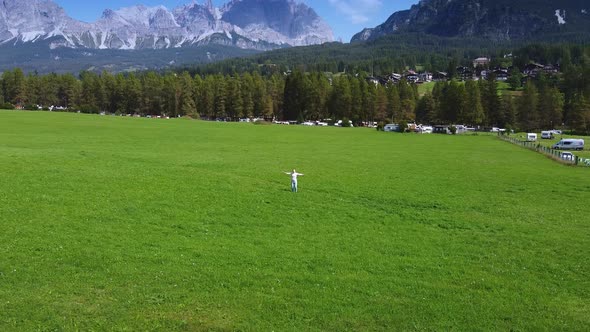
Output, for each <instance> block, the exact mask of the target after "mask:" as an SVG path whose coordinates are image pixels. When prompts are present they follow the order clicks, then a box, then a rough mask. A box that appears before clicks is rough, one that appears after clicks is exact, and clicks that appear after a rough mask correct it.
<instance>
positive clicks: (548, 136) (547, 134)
mask: <svg viewBox="0 0 590 332" xmlns="http://www.w3.org/2000/svg"><path fill="white" fill-rule="evenodd" d="M541 138H542V139H553V132H552V131H542V132H541Z"/></svg>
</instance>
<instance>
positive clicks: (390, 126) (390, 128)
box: [383, 123, 399, 131]
mask: <svg viewBox="0 0 590 332" xmlns="http://www.w3.org/2000/svg"><path fill="white" fill-rule="evenodd" d="M383 131H399V125H398V124H394V123H390V124H386V125H385V127H383Z"/></svg>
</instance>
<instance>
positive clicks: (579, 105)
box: [569, 94, 590, 134]
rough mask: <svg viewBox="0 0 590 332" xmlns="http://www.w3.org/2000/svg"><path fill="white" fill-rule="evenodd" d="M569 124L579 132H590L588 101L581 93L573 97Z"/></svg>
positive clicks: (589, 104)
mask: <svg viewBox="0 0 590 332" xmlns="http://www.w3.org/2000/svg"><path fill="white" fill-rule="evenodd" d="M569 125H570V126H572V128H574V130H575V131H576V132H577V133H579V134H589V133H590V103H589V102H588V99H586V98H585V97H584V95H582V94H579V95H577V96H576V97H575V98H574V101H573V103H572V109H571V114H570V123H569Z"/></svg>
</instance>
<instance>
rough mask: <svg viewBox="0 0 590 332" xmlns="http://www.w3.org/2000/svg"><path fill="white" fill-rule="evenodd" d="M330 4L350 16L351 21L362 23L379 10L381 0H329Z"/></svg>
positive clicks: (381, 4) (381, 3)
mask: <svg viewBox="0 0 590 332" xmlns="http://www.w3.org/2000/svg"><path fill="white" fill-rule="evenodd" d="M328 1H329V2H330V5H332V6H333V7H334V8H336V9H337V10H338V11H339V12H341V13H342V14H344V15H345V16H347V17H348V19H349V20H350V22H351V23H353V24H361V23H365V22H367V21H369V19H370V18H369V16H370V15H371V14H372V13H375V12H376V11H378V10H379V9H380V8H381V6H383V2H382V1H381V0H328Z"/></svg>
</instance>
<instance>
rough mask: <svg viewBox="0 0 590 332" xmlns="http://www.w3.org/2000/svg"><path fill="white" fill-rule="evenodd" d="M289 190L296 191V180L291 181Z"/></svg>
mask: <svg viewBox="0 0 590 332" xmlns="http://www.w3.org/2000/svg"><path fill="white" fill-rule="evenodd" d="M291 191H292V192H294V193H296V192H297V181H291Z"/></svg>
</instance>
